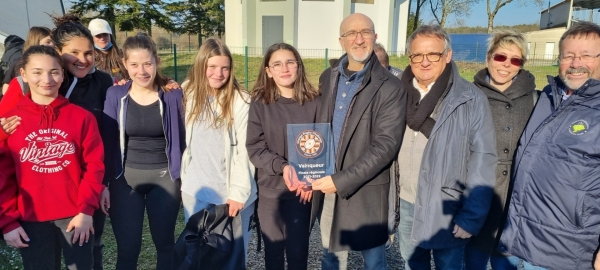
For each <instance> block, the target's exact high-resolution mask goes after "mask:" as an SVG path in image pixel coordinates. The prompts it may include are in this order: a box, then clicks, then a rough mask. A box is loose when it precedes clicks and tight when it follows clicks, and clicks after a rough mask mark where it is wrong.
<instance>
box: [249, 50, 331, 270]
mask: <svg viewBox="0 0 600 270" xmlns="http://www.w3.org/2000/svg"><path fill="white" fill-rule="evenodd" d="M320 103H321V102H320V98H319V92H318V90H317V89H315V88H314V87H313V86H312V85H311V84H310V82H309V81H308V79H307V78H306V71H305V69H304V64H303V63H302V59H301V58H300V54H298V51H297V50H296V49H295V48H294V47H292V46H291V45H289V44H285V43H278V44H275V45H273V46H271V47H270V48H269V49H268V50H267V53H266V54H265V58H264V59H263V62H262V65H261V68H260V73H259V75H258V79H257V82H256V85H255V86H254V89H253V90H252V103H251V104H250V113H249V117H248V139H247V141H246V147H247V149H248V154H249V156H250V161H251V162H252V164H254V166H256V168H257V169H258V175H257V179H258V180H257V181H258V197H259V199H258V206H257V208H258V217H259V220H260V226H261V233H262V236H263V239H264V242H265V266H266V269H284V268H285V267H284V265H285V261H284V253H285V258H287V269H307V260H308V242H309V234H310V212H311V203H310V200H311V196H312V190H310V188H309V187H305V186H304V187H303V186H302V185H300V184H299V183H298V181H297V175H296V172H295V171H294V169H293V167H292V166H290V165H289V164H288V161H287V158H288V153H287V151H286V150H287V141H286V138H287V135H286V134H287V131H286V130H287V124H305V123H314V122H315V121H316V119H317V108H318V105H319V104H320ZM297 196H300V199H298V197H297Z"/></svg>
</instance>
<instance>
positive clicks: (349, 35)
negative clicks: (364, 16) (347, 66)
mask: <svg viewBox="0 0 600 270" xmlns="http://www.w3.org/2000/svg"><path fill="white" fill-rule="evenodd" d="M358 34H360V35H361V36H362V37H363V38H364V39H371V38H373V36H374V35H375V30H371V29H363V30H361V31H359V32H356V31H354V30H352V31H348V32H346V33H344V34H343V35H341V37H343V38H346V39H347V40H348V41H353V40H355V39H356V38H357V37H358Z"/></svg>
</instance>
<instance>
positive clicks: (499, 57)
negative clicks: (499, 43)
mask: <svg viewBox="0 0 600 270" xmlns="http://www.w3.org/2000/svg"><path fill="white" fill-rule="evenodd" d="M492 59H494V61H496V62H504V61H506V59H508V56H506V55H504V54H494V55H492ZM524 63H525V61H524V60H523V59H521V58H516V57H513V58H511V59H510V64H512V65H513V66H517V67H522V66H523V64H524Z"/></svg>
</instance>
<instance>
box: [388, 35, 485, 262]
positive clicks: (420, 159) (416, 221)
mask: <svg viewBox="0 0 600 270" xmlns="http://www.w3.org/2000/svg"><path fill="white" fill-rule="evenodd" d="M407 47H408V48H409V58H410V64H409V66H408V67H407V68H406V69H405V70H404V72H403V74H402V78H401V79H400V81H401V85H402V87H403V88H404V89H405V90H406V92H407V96H408V102H407V104H406V125H407V126H406V132H405V134H404V139H403V141H402V148H401V149H400V153H399V155H398V163H399V164H400V225H399V234H400V241H399V242H400V252H401V255H402V257H403V258H404V261H405V262H407V265H406V266H405V269H428V270H429V269H431V264H430V262H431V256H433V259H434V261H435V265H436V269H446V270H453V269H457V270H460V269H462V265H463V261H464V247H465V245H466V244H467V243H468V241H469V238H470V237H471V236H473V235H477V233H478V232H479V230H480V229H481V227H482V226H483V223H484V221H485V219H486V216H487V213H488V211H489V208H490V204H491V201H492V196H493V187H494V183H495V180H496V175H495V171H496V163H497V156H496V139H495V135H494V126H493V120H492V114H491V111H490V106H489V103H488V101H487V97H486V96H485V95H484V94H483V92H481V91H480V90H479V89H478V88H477V87H476V86H475V85H473V84H472V83H470V82H467V81H466V80H464V79H462V78H461V77H460V74H459V71H458V68H457V66H456V64H454V62H453V61H452V48H451V47H450V39H449V37H448V34H447V33H446V32H445V31H444V30H443V29H442V28H441V27H439V26H438V25H424V26H421V27H419V28H418V29H417V30H415V32H413V34H412V35H411V36H410V37H409V39H408V42H407Z"/></svg>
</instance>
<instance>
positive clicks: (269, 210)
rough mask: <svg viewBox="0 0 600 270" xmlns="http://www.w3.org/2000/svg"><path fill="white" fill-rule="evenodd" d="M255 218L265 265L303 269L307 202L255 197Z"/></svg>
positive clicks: (306, 257)
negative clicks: (260, 237)
mask: <svg viewBox="0 0 600 270" xmlns="http://www.w3.org/2000/svg"><path fill="white" fill-rule="evenodd" d="M257 207H258V210H257V211H258V218H259V220H260V228H261V233H262V236H263V240H264V244H265V267H266V269H267V270H270V269H276V270H277V269H285V267H284V264H285V259H284V253H285V258H287V266H288V267H287V269H288V270H295V269H307V263H308V240H309V236H310V231H309V229H310V210H311V204H310V203H307V204H306V205H305V204H302V203H300V202H299V198H294V199H290V200H279V199H271V198H267V197H264V196H260V195H259V198H258V206H257Z"/></svg>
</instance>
